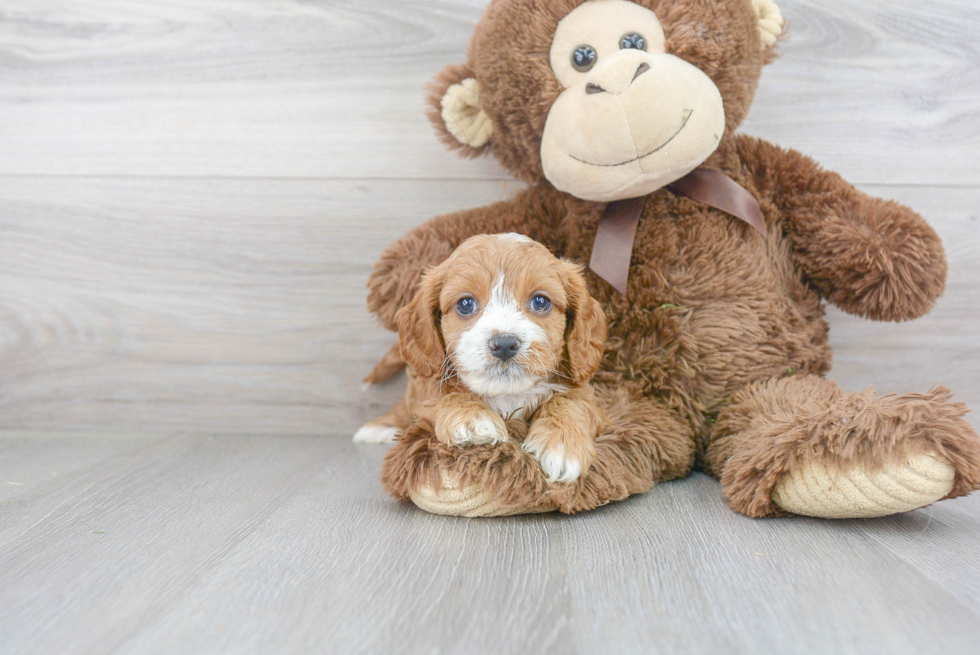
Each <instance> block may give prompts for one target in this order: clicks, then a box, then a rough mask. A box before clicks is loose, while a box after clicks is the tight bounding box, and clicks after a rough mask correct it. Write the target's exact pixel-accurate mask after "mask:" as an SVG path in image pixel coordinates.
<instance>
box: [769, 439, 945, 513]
mask: <svg viewBox="0 0 980 655" xmlns="http://www.w3.org/2000/svg"><path fill="white" fill-rule="evenodd" d="M955 475H956V470H955V469H954V468H953V465H952V464H950V463H949V462H948V461H947V460H946V459H944V458H942V457H939V456H938V455H936V454H934V453H926V454H921V455H915V456H913V457H909V458H908V460H907V461H906V462H904V463H897V464H886V465H885V466H884V468H882V469H881V470H880V471H876V472H874V473H871V472H868V471H865V470H864V469H863V468H861V467H858V466H854V467H852V468H850V469H845V470H843V471H838V470H831V469H829V468H828V467H827V466H826V465H824V464H822V463H820V462H808V463H807V464H805V465H804V466H802V467H801V468H800V469H798V470H796V471H793V472H791V473H789V474H787V475H785V476H783V478H782V479H781V480H780V481H779V482H778V483H777V484H776V488H775V489H774V490H773V493H772V499H773V501H774V502H775V503H776V504H777V505H779V507H781V508H782V509H784V510H786V511H787V512H792V513H793V514H802V515H804V516H815V517H818V518H825V519H855V518H872V517H876V516H888V515H890V514H899V513H901V512H909V511H911V510H913V509H918V508H920V507H925V506H926V505H929V504H931V503H934V502H936V501H937V500H941V499H943V498H945V497H946V496H947V495H948V494H949V492H950V490H951V489H952V488H953V479H954V477H955Z"/></svg>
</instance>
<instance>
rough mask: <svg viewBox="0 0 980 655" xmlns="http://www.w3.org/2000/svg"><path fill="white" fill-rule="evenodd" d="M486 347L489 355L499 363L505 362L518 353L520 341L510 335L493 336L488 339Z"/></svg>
mask: <svg viewBox="0 0 980 655" xmlns="http://www.w3.org/2000/svg"><path fill="white" fill-rule="evenodd" d="M487 345H488V346H489V348H490V354H491V355H493V356H494V357H496V358H497V359H499V360H500V361H501V362H506V361H507V360H508V359H510V358H512V357H513V356H514V355H516V354H517V353H518V351H520V349H521V340H520V339H518V338H517V337H515V336H514V335H512V334H495V335H493V336H492V337H490V341H489V343H488V344H487Z"/></svg>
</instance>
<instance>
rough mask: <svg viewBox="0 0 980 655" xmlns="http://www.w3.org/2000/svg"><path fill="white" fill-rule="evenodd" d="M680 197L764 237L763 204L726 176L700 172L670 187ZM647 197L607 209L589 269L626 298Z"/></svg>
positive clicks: (689, 174) (712, 172)
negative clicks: (637, 227)
mask: <svg viewBox="0 0 980 655" xmlns="http://www.w3.org/2000/svg"><path fill="white" fill-rule="evenodd" d="M667 188H668V189H669V190H670V191H671V192H673V193H674V194H676V195H678V196H684V197H685V198H690V199H691V200H696V201H698V202H703V203H704V204H706V205H709V206H711V207H714V208H715V209H720V210H721V211H723V212H726V213H728V214H731V215H732V216H734V217H736V218H739V219H741V220H743V221H745V222H746V223H748V224H749V225H751V226H752V227H754V228H755V229H756V230H758V231H759V232H761V233H762V234H765V233H766V223H765V221H764V220H763V218H762V210H761V209H760V208H759V201H758V200H756V199H755V196H753V195H752V194H751V193H749V192H748V191H747V190H746V189H745V188H744V187H742V186H741V185H740V184H739V183H738V182H736V181H735V180H733V179H732V178H730V177H728V176H727V175H725V174H724V173H720V172H718V171H714V170H711V169H708V168H698V169H695V170H694V171H692V172H690V173H688V174H687V175H685V176H684V177H682V178H681V179H679V180H677V181H676V182H674V183H673V184H671V185H669V186H668V187H667ZM645 200H646V196H643V197H640V198H627V199H626V200H617V201H615V202H611V203H609V204H608V205H607V206H606V211H605V213H604V214H603V215H602V219H601V220H600V221H599V228H598V230H597V231H596V235H595V242H594V243H593V245H592V259H591V260H590V261H589V268H591V269H592V270H593V271H595V272H596V275H598V276H599V277H601V278H602V279H603V280H605V281H606V282H608V283H609V284H611V285H612V286H613V288H614V289H616V290H617V291H619V292H620V293H621V294H623V295H624V296H625V295H626V282H627V279H628V277H629V270H630V259H631V258H632V256H633V240H634V239H635V238H636V226H637V225H639V223H640V213H641V212H642V211H643V203H644V201H645Z"/></svg>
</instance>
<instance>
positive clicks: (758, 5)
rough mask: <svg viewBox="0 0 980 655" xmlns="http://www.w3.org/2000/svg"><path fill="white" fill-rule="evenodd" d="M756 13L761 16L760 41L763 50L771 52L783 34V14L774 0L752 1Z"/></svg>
mask: <svg viewBox="0 0 980 655" xmlns="http://www.w3.org/2000/svg"><path fill="white" fill-rule="evenodd" d="M752 6H754V7H755V13H756V14H758V16H759V40H760V41H761V42H762V49H763V50H766V51H767V52H771V51H772V49H773V48H774V47H775V46H776V41H777V40H778V39H779V37H780V35H781V34H782V33H783V26H784V25H785V21H784V20H783V14H782V12H781V11H779V7H778V6H777V5H776V3H775V2H774V1H773V0H752Z"/></svg>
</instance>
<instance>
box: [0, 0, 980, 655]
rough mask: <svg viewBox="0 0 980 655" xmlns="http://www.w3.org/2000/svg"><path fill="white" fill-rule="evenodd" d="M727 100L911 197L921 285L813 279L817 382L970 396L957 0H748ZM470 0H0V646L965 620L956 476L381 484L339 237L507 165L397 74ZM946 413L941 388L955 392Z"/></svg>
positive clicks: (381, 335) (430, 69)
mask: <svg viewBox="0 0 980 655" xmlns="http://www.w3.org/2000/svg"><path fill="white" fill-rule="evenodd" d="M779 4H780V7H781V8H782V9H783V13H784V14H785V15H786V16H787V18H788V19H789V20H790V23H791V30H792V38H791V39H790V40H789V41H788V42H787V43H786V44H785V45H784V46H783V47H782V51H783V57H782V58H781V59H780V60H778V61H777V62H776V63H775V64H773V65H772V66H771V67H770V68H769V69H768V70H767V72H766V73H765V75H764V77H763V80H762V84H761V86H760V88H759V92H758V95H757V98H756V102H755V105H754V107H753V109H752V112H751V114H750V116H749V118H748V120H747V121H746V124H745V125H744V126H743V128H742V131H743V132H746V133H750V134H756V135H759V136H762V137H764V138H767V139H770V140H772V141H774V142H776V143H778V144H780V145H783V146H787V147H793V148H798V149H800V150H802V151H803V152H806V153H808V154H810V155H812V156H814V157H815V158H816V159H817V160H818V161H820V162H821V163H823V164H824V165H825V166H827V167H828V168H832V169H835V170H838V171H840V172H841V173H842V174H843V175H845V176H846V177H847V178H848V179H850V180H851V181H853V182H855V183H856V184H858V185H859V186H860V187H861V188H862V189H864V190H866V191H868V192H870V193H874V194H877V195H881V196H884V197H888V198H894V199H896V200H898V201H900V202H904V203H906V204H908V205H910V206H912V207H913V208H915V209H916V210H918V211H920V212H921V213H922V214H923V215H925V216H926V217H927V218H928V219H929V220H930V221H931V222H932V223H933V224H934V225H935V226H936V229H937V230H938V231H939V233H940V235H941V236H942V237H943V240H944V242H945V245H946V248H947V253H948V257H949V262H950V276H949V285H948V288H947V291H946V294H945V296H944V297H943V298H942V299H941V301H940V303H939V305H938V306H937V308H936V309H935V311H934V312H933V313H932V314H930V315H929V316H928V317H926V318H924V319H921V320H918V321H915V322H912V323H909V324H901V325H890V324H876V323H871V322H868V321H862V320H858V319H855V318H853V317H848V316H845V315H843V314H841V313H840V312H838V311H836V310H834V309H832V308H831V309H829V311H828V316H829V320H830V323H831V326H832V330H831V339H832V343H833V346H834V350H835V360H834V370H833V372H832V376H833V377H834V378H835V379H837V380H838V381H840V382H841V384H842V385H843V386H844V387H845V388H846V389H848V390H854V389H860V388H863V387H865V386H867V385H868V384H875V385H876V386H877V387H878V389H879V390H882V391H900V392H901V391H915V390H924V389H927V388H928V387H929V386H931V385H932V384H935V383H944V384H947V385H948V386H949V387H951V388H952V389H953V390H954V392H955V393H956V396H957V398H958V399H960V400H963V401H965V402H967V403H968V404H970V405H971V406H973V407H974V408H980V366H978V361H980V330H978V329H977V327H976V326H977V325H978V323H980V284H978V280H980V259H978V257H977V253H978V252H980V221H978V219H977V216H978V210H977V207H980V156H978V155H977V153H978V152H980V50H978V49H977V47H976V35H977V34H980V11H978V10H977V9H978V7H977V3H976V0H944V1H943V2H940V1H939V0H875V1H870V0H869V1H868V2H863V3H854V2H848V1H846V0H779ZM485 6H486V0H370V1H365V2H356V3H355V2H345V1H341V0H275V1H273V0H235V1H234V2H230V1H228V0H160V1H157V2H139V1H138V0H84V1H77V0H3V1H2V2H0V80H2V84H0V653H3V654H6V653H32V654H33V653H93V654H103V653H163V652H166V653H174V652H176V653H280V652H283V653H310V652H324V653H344V654H346V653H402V652H404V653H468V654H469V653H510V652H549V653H550V652H554V653H596V652H600V653H604V652H609V653H682V652H691V653H770V652H773V653H776V652H779V653H823V652H826V653H831V652H832V653H876V652H891V653H896V654H902V653H916V654H918V655H921V654H923V653H943V654H944V655H953V654H958V653H976V652H978V646H977V644H978V643H980V621H978V619H980V616H978V614H980V554H978V544H980V496H975V497H974V496H971V497H968V498H965V499H958V500H956V501H947V502H943V503H940V504H937V505H935V506H932V507H929V508H926V509H923V510H919V511H916V512H912V513H910V514H907V515H903V516H897V517H891V518H887V519H880V520H872V521H845V522H826V521H817V520H807V519H781V520H769V521H752V520H749V519H746V518H744V517H741V516H738V515H735V514H733V513H732V512H731V511H730V510H729V509H728V508H727V507H726V506H725V504H724V502H723V500H722V498H721V496H720V492H719V488H718V484H717V483H716V482H715V481H713V480H711V479H710V478H707V477H705V476H703V475H694V476H692V477H691V478H689V479H687V480H682V481H677V482H673V483H670V484H666V485H661V486H660V487H658V488H656V489H654V490H653V491H652V492H650V493H648V494H645V495H643V496H640V497H636V498H633V499H630V500H629V501H626V502H623V503H618V504H615V505H611V506H608V507H605V508H602V509H600V510H597V511H595V512H592V513H588V514H585V515H581V516H577V517H562V516H557V515H549V516H536V517H519V518H512V519H499V520H466V519H447V518H441V517H435V516H430V515H426V514H424V513H422V512H420V511H417V510H415V509H414V508H412V507H411V506H408V505H402V504H398V503H395V502H393V501H391V500H390V499H387V498H386V497H385V496H384V495H383V494H382V492H381V488H380V483H379V482H378V469H379V467H380V463H381V458H382V456H383V453H384V449H383V448H382V447H370V446H354V445H352V444H350V443H349V435H350V434H351V433H352V432H353V430H354V429H356V427H357V426H358V425H359V424H361V423H362V422H363V421H364V420H366V419H368V418H370V417H372V416H373V415H375V414H377V413H380V411H382V410H383V409H385V408H386V407H387V405H388V404H390V402H391V401H392V400H393V399H394V398H395V397H397V396H398V395H399V394H400V392H401V388H400V384H397V383H396V384H392V385H388V386H385V387H382V388H379V389H372V390H370V391H368V392H366V393H365V392H362V391H361V390H360V386H359V383H358V382H359V380H360V379H361V378H362V377H363V375H364V374H365V373H366V371H367V370H368V369H369V368H370V366H371V365H372V364H373V363H374V362H375V361H376V360H377V359H378V358H379V357H380V356H381V354H383V353H384V352H385V351H386V350H387V349H388V347H389V346H390V344H391V343H392V342H393V336H392V335H391V334H389V333H387V332H385V331H384V330H382V329H380V328H378V327H377V326H376V325H375V323H374V321H373V319H372V318H371V317H370V316H369V315H368V314H367V312H366V310H365V308H364V296H365V289H364V282H365V280H366V277H367V274H368V271H369V270H370V266H371V263H372V262H373V260H374V258H375V257H376V256H377V254H378V253H380V251H381V250H382V249H383V248H384V247H385V246H386V245H387V243H389V242H390V241H391V240H392V239H394V238H396V237H398V236H399V235H401V234H403V233H404V232H405V231H406V230H408V229H410V228H411V227H413V226H415V225H417V224H419V223H421V222H422V221H424V220H426V219H428V218H430V217H431V216H434V215H436V214H440V213H444V212H449V211H454V210H457V209H462V208H466V207H472V206H477V205H482V204H487V203H489V202H492V201H495V200H498V199H502V198H506V197H509V196H510V195H512V194H513V193H514V191H515V190H516V189H518V188H520V185H519V184H517V183H515V182H513V181H510V180H509V179H508V176H507V174H506V173H505V172H504V171H503V170H502V169H501V168H500V167H499V166H497V165H496V164H495V163H494V162H493V161H491V160H477V161H468V162H461V161H459V160H458V159H456V158H455V157H454V156H452V155H450V154H448V153H446V152H445V151H444V150H443V149H442V147H441V146H440V144H439V143H438V142H437V141H436V139H435V138H434V136H433V134H432V131H431V129H430V127H429V126H428V124H427V122H426V119H425V117H424V95H423V93H422V88H423V86H424V84H425V82H426V81H428V79H430V78H431V77H432V75H434V74H435V73H436V72H437V71H438V70H439V69H440V68H441V67H442V66H444V65H445V64H448V63H454V62H458V61H461V60H462V58H463V55H464V52H465V49H466V42H467V40H468V37H469V34H470V32H471V30H472V26H473V24H474V23H475V22H476V20H477V19H478V18H479V16H480V13H481V12H482V10H483V8H484V7H485ZM973 421H974V424H977V419H976V418H975V415H974V418H973Z"/></svg>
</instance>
